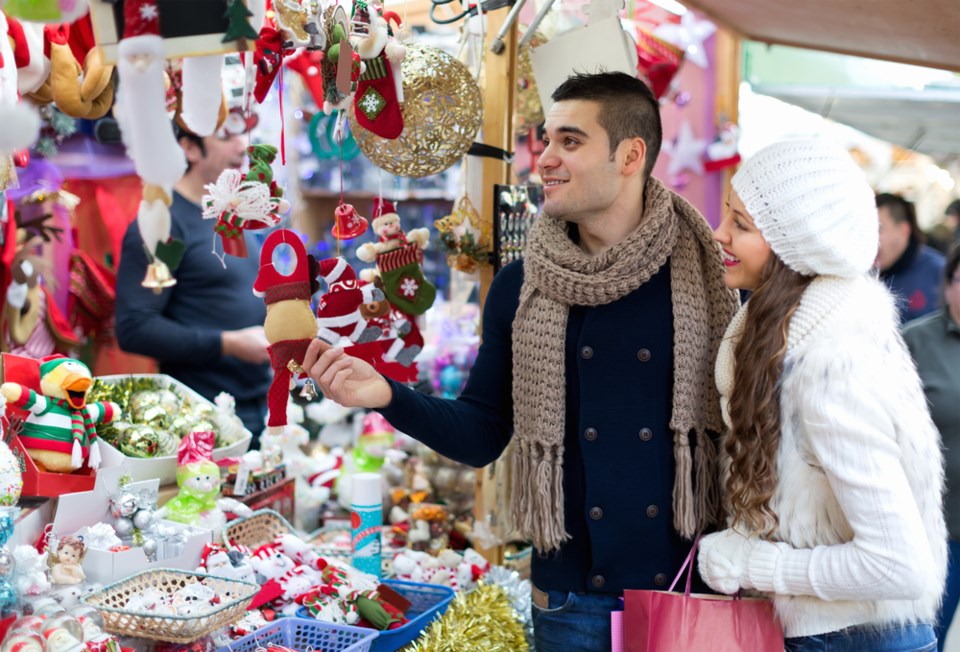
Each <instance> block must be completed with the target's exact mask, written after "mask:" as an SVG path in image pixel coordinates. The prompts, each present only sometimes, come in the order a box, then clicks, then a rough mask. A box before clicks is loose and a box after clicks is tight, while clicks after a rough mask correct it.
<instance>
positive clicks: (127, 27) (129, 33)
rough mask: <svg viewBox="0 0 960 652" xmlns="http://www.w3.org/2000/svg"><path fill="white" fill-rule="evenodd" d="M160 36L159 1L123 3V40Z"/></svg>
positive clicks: (133, 0) (138, 0)
mask: <svg viewBox="0 0 960 652" xmlns="http://www.w3.org/2000/svg"><path fill="white" fill-rule="evenodd" d="M147 35H149V36H160V11H159V10H158V8H157V0H126V2H124V3H123V38H133V37H135V36H147Z"/></svg>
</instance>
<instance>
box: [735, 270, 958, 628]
mask: <svg viewBox="0 0 960 652" xmlns="http://www.w3.org/2000/svg"><path fill="white" fill-rule="evenodd" d="M748 307H749V303H748V304H746V305H745V306H744V307H743V308H741V310H740V312H738V313H737V315H736V316H735V317H734V319H733V321H732V322H731V324H730V327H729V328H728V330H727V334H726V336H725V337H724V342H723V343H722V345H721V347H720V352H719V355H718V359H717V370H716V379H717V385H718V387H719V389H720V393H721V396H722V398H721V401H722V403H723V408H724V410H723V412H724V419H726V420H727V423H728V425H729V418H728V415H727V401H728V398H729V396H730V394H731V391H732V390H733V368H734V358H733V351H734V348H735V344H736V341H737V339H739V333H740V332H741V331H742V325H743V321H744V316H745V314H746V311H747V310H748ZM897 325H898V324H897V317H896V311H895V308H894V304H893V299H892V297H891V296H890V294H889V292H888V291H887V290H886V288H884V287H883V285H881V284H880V282H879V281H877V280H875V279H872V278H867V277H864V278H858V279H841V278H836V277H820V278H817V279H816V280H814V281H813V282H812V283H811V285H810V286H809V288H808V289H807V290H806V292H805V293H804V296H803V299H802V301H801V305H800V307H799V309H798V310H797V312H796V313H795V314H794V316H793V318H792V319H791V322H790V329H789V335H788V348H787V357H786V360H785V363H784V374H783V377H782V390H781V398H780V405H781V441H780V448H779V451H778V454H777V461H776V468H777V479H778V483H777V489H776V491H775V494H774V496H773V499H772V501H771V507H772V508H773V510H774V512H775V513H776V514H777V515H778V517H779V521H780V523H779V527H778V529H777V531H776V533H775V536H774V537H773V538H772V540H773V541H776V542H782V543H778V544H777V545H776V546H766V547H764V553H763V554H759V555H754V556H753V558H751V559H750V560H749V561H748V562H747V565H748V567H749V568H747V569H744V572H745V573H748V574H749V576H750V579H751V582H752V583H753V586H755V587H757V588H758V589H760V590H761V591H763V592H765V593H768V594H771V597H772V598H773V601H774V605H775V607H776V612H777V615H778V616H779V618H780V620H781V622H782V623H783V626H784V633H785V635H786V636H787V637H794V636H809V635H814V634H821V633H825V632H831V631H836V630H839V629H843V628H845V627H850V626H854V625H865V624H866V625H869V624H877V625H880V624H886V623H912V622H922V623H924V622H925V623H931V622H933V620H934V618H935V615H936V610H937V607H938V605H939V601H940V595H941V592H942V591H943V586H944V581H945V575H946V560H947V545H946V539H947V534H946V527H945V524H944V518H943V509H942V505H943V503H942V501H943V457H942V451H941V448H940V437H939V434H938V433H937V430H936V428H935V426H934V425H933V422H932V421H931V419H930V415H929V411H928V409H927V405H926V400H925V398H924V395H923V391H922V387H921V383H920V380H919V378H918V376H917V372H916V369H915V367H914V365H913V361H912V359H911V358H910V355H909V353H908V352H907V349H906V347H905V345H904V344H903V341H902V340H901V338H900V335H899V332H898V329H897ZM770 327H771V328H774V327H775V326H774V325H773V324H771V325H770ZM722 456H723V457H722V460H723V467H722V468H724V483H725V482H726V475H727V470H728V469H729V460H728V459H726V455H725V453H722Z"/></svg>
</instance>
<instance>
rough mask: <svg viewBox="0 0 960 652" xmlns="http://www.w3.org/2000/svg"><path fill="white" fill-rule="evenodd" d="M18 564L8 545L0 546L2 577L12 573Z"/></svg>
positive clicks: (0, 575) (0, 573) (0, 570)
mask: <svg viewBox="0 0 960 652" xmlns="http://www.w3.org/2000/svg"><path fill="white" fill-rule="evenodd" d="M16 566H17V562H16V560H15V559H14V558H13V553H12V552H10V549H9V548H7V547H6V546H4V547H3V548H0V577H6V576H8V575H10V573H12V572H13V569H14V568H16Z"/></svg>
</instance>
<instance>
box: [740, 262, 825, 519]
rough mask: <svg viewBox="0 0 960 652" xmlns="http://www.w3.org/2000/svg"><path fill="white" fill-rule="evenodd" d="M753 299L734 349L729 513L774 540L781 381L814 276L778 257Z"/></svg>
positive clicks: (772, 263) (765, 273)
mask: <svg viewBox="0 0 960 652" xmlns="http://www.w3.org/2000/svg"><path fill="white" fill-rule="evenodd" d="M762 279H763V280H762V281H761V283H760V286H759V287H758V288H757V289H756V290H755V291H754V293H753V295H752V296H751V297H750V302H749V304H748V305H749V309H748V312H747V317H746V321H745V323H744V328H743V336H742V337H741V338H740V341H739V342H738V343H737V345H736V348H735V349H734V360H735V369H734V376H733V378H734V389H733V394H732V395H731V397H730V403H729V410H730V422H731V424H730V434H729V436H728V437H727V439H726V443H725V449H726V452H727V455H728V456H729V457H730V476H729V478H727V486H726V490H727V491H726V495H727V500H726V508H727V510H728V512H729V513H730V515H731V516H733V519H734V522H735V523H742V524H743V525H745V526H746V527H747V528H748V529H749V530H750V531H751V533H752V534H759V535H761V536H764V537H769V536H770V535H771V534H773V532H774V531H776V529H777V526H778V524H779V519H778V518H777V515H776V514H775V513H774V512H773V510H772V509H771V508H770V499H771V498H772V497H773V492H774V490H775V488H776V485H777V468H776V454H777V449H778V448H779V446H780V377H781V375H782V374H783V361H784V358H785V357H786V353H787V331H788V328H789V326H790V318H791V317H792V316H793V313H794V312H796V310H797V308H798V307H799V306H800V299H801V297H802V296H803V292H804V290H806V288H807V286H808V285H809V284H810V281H812V280H813V277H810V276H803V275H801V274H798V273H797V272H795V271H793V270H792V269H790V268H789V267H787V266H786V265H785V264H784V263H783V261H781V260H780V259H779V258H778V257H777V256H776V255H773V256H771V257H770V261H769V262H768V263H767V266H766V267H765V268H764V270H763V275H762Z"/></svg>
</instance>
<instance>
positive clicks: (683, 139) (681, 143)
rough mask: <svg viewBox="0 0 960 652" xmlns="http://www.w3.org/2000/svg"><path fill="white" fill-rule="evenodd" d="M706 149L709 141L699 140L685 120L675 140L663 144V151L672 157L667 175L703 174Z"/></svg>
mask: <svg viewBox="0 0 960 652" xmlns="http://www.w3.org/2000/svg"><path fill="white" fill-rule="evenodd" d="M706 147H707V141H705V140H702V139H700V138H697V137H696V136H695V135H694V134H693V128H692V127H690V123H689V122H688V121H687V120H684V121H683V122H682V123H680V131H679V132H677V135H676V137H675V138H674V140H673V141H667V142H665V143H664V144H663V150H664V151H665V152H666V153H667V154H669V155H670V163H668V164H667V174H669V175H670V176H671V177H672V176H674V175H676V174H679V173H680V172H681V171H683V170H690V171H691V172H695V173H697V174H703V151H704V150H705V149H706Z"/></svg>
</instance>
